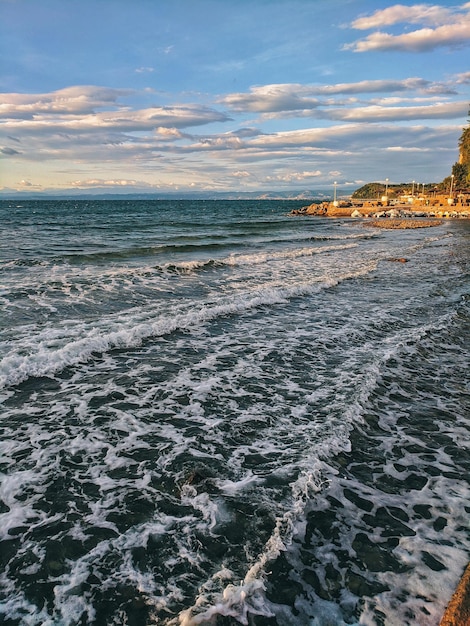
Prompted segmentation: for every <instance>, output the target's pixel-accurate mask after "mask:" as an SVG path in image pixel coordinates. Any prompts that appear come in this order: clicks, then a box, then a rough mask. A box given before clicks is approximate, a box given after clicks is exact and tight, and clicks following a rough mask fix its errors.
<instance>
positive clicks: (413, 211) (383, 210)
mask: <svg viewBox="0 0 470 626" xmlns="http://www.w3.org/2000/svg"><path fill="white" fill-rule="evenodd" d="M290 215H293V216H306V217H329V218H338V217H346V218H352V219H358V218H359V219H364V220H367V221H365V222H364V225H365V226H372V227H376V228H389V229H400V228H427V227H430V226H438V225H440V224H442V223H443V220H444V219H470V207H469V206H467V205H453V206H452V207H449V208H448V209H445V210H443V207H442V205H439V206H436V207H426V208H424V207H423V208H422V207H419V208H412V207H410V206H408V205H395V206H393V207H387V206H385V207H384V206H382V205H381V204H378V203H377V204H373V205H369V204H368V205H363V206H355V205H353V204H352V203H350V202H340V203H339V204H335V203H333V202H322V203H320V204H315V203H313V204H310V205H308V206H304V207H301V208H300V209H294V210H293V211H291V212H290ZM371 219H373V220H374V221H373V222H370V221H369V220H371Z"/></svg>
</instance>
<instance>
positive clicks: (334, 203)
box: [333, 181, 338, 206]
mask: <svg viewBox="0 0 470 626" xmlns="http://www.w3.org/2000/svg"><path fill="white" fill-rule="evenodd" d="M337 184H338V183H337V182H336V181H335V182H334V185H335V191H334V198H333V206H338V201H337V200H336V185H337Z"/></svg>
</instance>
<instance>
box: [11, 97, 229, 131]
mask: <svg viewBox="0 0 470 626" xmlns="http://www.w3.org/2000/svg"><path fill="white" fill-rule="evenodd" d="M132 93H134V92H132V91H130V90H124V89H110V88H107V87H93V86H76V87H68V88H66V89H61V90H59V91H54V92H51V93H48V94H16V93H13V94H2V104H0V119H3V120H4V123H3V126H4V128H7V129H15V130H16V129H17V128H18V129H19V130H21V131H25V130H27V131H28V132H32V133H44V132H52V131H54V132H85V131H94V130H96V129H98V128H99V129H111V130H116V131H119V132H133V131H140V130H148V129H155V128H158V127H174V128H184V127H188V126H199V125H202V124H209V123H211V122H222V121H227V120H228V119H229V118H228V117H227V116H226V115H225V114H224V113H221V112H219V111H216V110H215V109H212V108H209V107H207V106H203V105H174V106H155V107H150V108H145V109H134V110H133V109H131V108H129V107H126V106H123V105H122V104H120V103H119V102H118V100H119V98H121V97H122V96H127V95H130V94H132ZM99 109H106V110H104V111H103V110H99ZM15 120H21V122H20V124H16V123H15Z"/></svg>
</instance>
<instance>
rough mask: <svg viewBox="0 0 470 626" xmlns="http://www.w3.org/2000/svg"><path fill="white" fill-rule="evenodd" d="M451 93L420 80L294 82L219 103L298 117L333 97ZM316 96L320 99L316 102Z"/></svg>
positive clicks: (235, 95) (449, 89) (443, 86)
mask: <svg viewBox="0 0 470 626" xmlns="http://www.w3.org/2000/svg"><path fill="white" fill-rule="evenodd" d="M413 91H418V92H420V93H439V94H453V93H455V89H454V88H453V86H449V85H446V84H445V83H436V82H431V81H428V80H424V79H423V78H416V77H412V78H405V79H403V80H386V79H382V80H363V81H358V82H355V83H337V84H333V85H300V84H296V83H287V84H274V85H264V86H258V87H251V88H250V90H249V91H248V92H244V93H243V92H241V93H232V94H228V95H226V96H224V97H223V98H220V99H219V100H218V102H219V103H221V104H224V105H225V106H227V107H229V108H231V109H232V110H234V111H249V112H253V113H281V112H287V111H296V112H300V113H301V116H303V115H306V114H308V112H309V111H314V110H317V109H319V108H321V107H325V106H330V105H332V104H336V103H335V101H334V100H331V99H325V97H326V96H328V97H329V98H331V96H335V95H351V94H355V95H360V94H370V93H394V92H400V93H401V92H413ZM316 96H323V97H324V98H323V99H322V100H320V99H319V98H318V97H316Z"/></svg>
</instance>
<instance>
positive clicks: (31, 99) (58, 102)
mask: <svg viewBox="0 0 470 626" xmlns="http://www.w3.org/2000/svg"><path fill="white" fill-rule="evenodd" d="M132 93H133V91H132V90H130V89H111V88H109V87H94V86H90V85H80V86H74V87H67V88H65V89H59V90H57V91H52V92H50V93H40V94H21V93H4V94H2V101H1V104H0V117H3V118H18V119H33V118H34V117H36V116H38V115H77V114H81V115H86V114H89V113H93V112H94V111H95V110H96V109H99V108H104V107H106V108H110V107H113V108H114V107H116V106H117V102H118V99H119V98H120V97H122V96H128V95H131V94H132Z"/></svg>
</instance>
